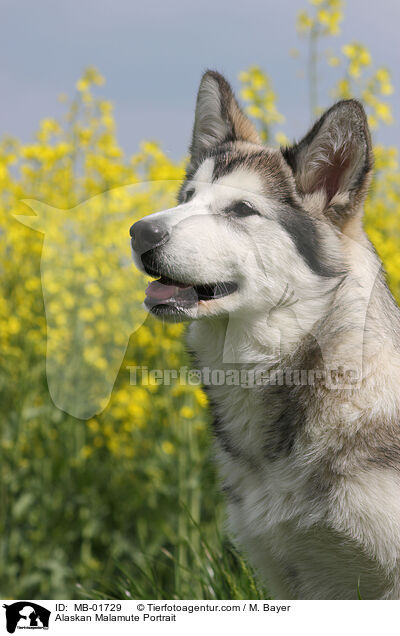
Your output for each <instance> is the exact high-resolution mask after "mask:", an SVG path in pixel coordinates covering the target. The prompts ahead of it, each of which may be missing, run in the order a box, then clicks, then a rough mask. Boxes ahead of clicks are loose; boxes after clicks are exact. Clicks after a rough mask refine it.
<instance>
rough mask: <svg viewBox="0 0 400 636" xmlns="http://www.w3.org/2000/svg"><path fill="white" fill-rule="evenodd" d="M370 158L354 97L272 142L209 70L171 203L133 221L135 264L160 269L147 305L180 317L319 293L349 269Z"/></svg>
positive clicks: (164, 315)
mask: <svg viewBox="0 0 400 636" xmlns="http://www.w3.org/2000/svg"><path fill="white" fill-rule="evenodd" d="M371 167H372V159H371V143H370V135H369V131H368V126H367V121H366V117H365V113H364V110H363V108H362V106H361V105H360V104H359V103H358V102H357V101H354V100H348V101H342V102H339V103H337V104H335V105H334V106H333V107H332V108H330V109H329V110H328V111H327V112H326V113H325V114H324V115H323V116H322V117H321V118H320V119H319V121H317V123H316V124H315V125H314V127H313V128H312V129H311V130H310V132H309V133H308V134H307V135H306V136H305V137H304V139H303V140H302V141H300V142H299V143H297V144H295V145H294V146H292V147H288V148H285V149H273V148H268V147H265V146H263V145H261V142H260V140H259V137H258V134H257V132H256V130H255V128H254V127H253V125H252V123H251V122H250V121H249V120H248V119H247V117H246V116H245V115H244V114H243V112H242V111H241V109H240V108H239V106H238V104H237V102H236V99H235V97H234V95H233V93H232V90H231V88H230V86H229V84H228V83H227V82H226V80H225V79H224V78H223V77H222V76H221V75H219V74H218V73H216V72H213V71H208V72H207V73H205V75H204V76H203V78H202V80H201V84H200V88H199V93H198V97H197V105H196V114H195V122H194V129H193V137H192V143H191V146H190V163H189V167H188V170H187V174H186V179H185V181H184V183H183V185H182V188H181V190H180V194H179V200H178V201H179V204H178V205H177V206H176V207H175V208H173V209H169V210H165V211H163V212H158V213H156V214H152V215H150V216H148V217H146V218H145V219H143V220H141V221H139V222H137V223H135V224H134V225H133V226H132V228H131V236H132V246H133V251H134V259H135V262H136V264H137V266H138V267H139V268H140V269H142V270H144V271H145V272H147V273H148V274H150V275H151V276H154V277H155V278H157V279H158V280H155V281H153V282H152V283H150V284H149V286H148V288H147V290H146V300H145V304H146V306H147V307H148V308H149V309H150V311H151V312H152V313H153V314H155V315H157V316H159V317H162V318H166V319H170V320H184V319H194V318H202V317H207V316H208V317H212V316H216V315H220V314H226V313H229V314H231V313H232V312H241V311H248V309H249V307H251V309H252V310H253V311H256V312H257V311H260V312H265V311H266V310H268V309H271V308H273V307H274V306H276V305H277V304H278V303H279V302H280V299H282V295H283V294H284V292H285V290H287V289H292V290H295V294H296V296H301V295H302V294H305V295H307V294H308V295H310V294H311V295H312V294H315V295H318V294H321V293H323V291H324V290H326V289H327V288H328V287H329V286H331V287H332V285H331V283H332V281H335V280H337V277H338V276H339V275H340V273H343V270H344V269H345V267H346V264H345V259H344V258H343V254H342V247H341V242H342V241H341V234H342V232H344V231H345V228H346V226H349V227H350V225H351V224H353V225H354V223H355V224H357V223H360V221H359V217H360V210H361V208H362V203H363V200H364V197H365V193H366V190H367V187H368V182H369V174H370V172H371Z"/></svg>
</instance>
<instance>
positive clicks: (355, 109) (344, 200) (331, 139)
mask: <svg viewBox="0 0 400 636" xmlns="http://www.w3.org/2000/svg"><path fill="white" fill-rule="evenodd" d="M282 154H283V156H284V158H285V160H286V162H287V163H288V164H289V166H290V167H291V169H292V171H293V175H294V178H295V181H296V185H297V189H298V191H299V193H300V195H302V196H305V195H313V194H316V193H318V195H319V198H320V200H321V207H322V209H323V210H324V209H325V210H329V209H330V212H331V214H330V217H331V218H332V217H333V220H335V221H336V222H338V223H339V224H341V223H343V222H344V221H345V220H346V218H349V217H350V216H353V215H354V214H355V213H356V212H357V211H358V210H359V208H360V204H361V203H363V201H364V198H365V196H366V193H367V189H368V185H369V180H370V174H371V171H372V165H373V160H372V150H371V136H370V133H369V129H368V123H367V118H366V115H365V111H364V109H363V107H362V106H361V104H360V103H359V102H358V101H356V100H354V99H350V100H345V101H342V102H338V103H337V104H335V105H334V106H332V107H331V108H330V109H329V110H327V111H326V113H325V114H324V115H323V116H322V117H321V118H320V119H319V120H318V121H317V122H316V124H315V125H314V126H313V128H312V129H311V130H310V132H309V133H308V134H307V135H306V136H305V137H304V139H302V141H300V142H299V143H298V144H295V145H294V146H292V147H290V148H285V149H282ZM332 207H333V210H332ZM332 213H333V214H332ZM335 216H336V217H337V218H335Z"/></svg>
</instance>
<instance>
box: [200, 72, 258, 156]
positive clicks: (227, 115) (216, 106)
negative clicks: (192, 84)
mask: <svg viewBox="0 0 400 636" xmlns="http://www.w3.org/2000/svg"><path fill="white" fill-rule="evenodd" d="M239 140H241V141H248V142H251V143H254V144H260V143H261V141H260V139H259V136H258V134H257V131H256V129H255V127H254V126H253V124H252V123H251V122H250V120H249V119H248V118H247V117H246V116H245V115H244V113H243V112H242V110H241V109H240V107H239V105H238V103H237V101H236V99H235V96H234V94H233V91H232V89H231V87H230V85H229V84H228V82H227V81H226V79H225V78H224V77H222V75H220V74H219V73H217V72H216V71H207V72H206V73H204V75H203V77H202V78H201V82H200V88H199V92H198V94H197V103H196V113H195V120H194V127H193V136H192V143H191V145H190V164H191V167H192V168H194V167H195V166H197V165H198V163H199V161H200V159H201V157H202V156H204V155H205V154H206V153H207V152H208V151H209V150H210V149H211V148H212V147H213V146H216V145H218V144H221V143H223V142H225V141H239Z"/></svg>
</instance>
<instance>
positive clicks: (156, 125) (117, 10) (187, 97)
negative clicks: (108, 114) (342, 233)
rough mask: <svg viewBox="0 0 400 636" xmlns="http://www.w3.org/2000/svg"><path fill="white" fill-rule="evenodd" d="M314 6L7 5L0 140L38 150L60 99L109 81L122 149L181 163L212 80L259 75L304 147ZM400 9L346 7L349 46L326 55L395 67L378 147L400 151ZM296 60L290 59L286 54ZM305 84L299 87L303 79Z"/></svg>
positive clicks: (7, 1)
mask: <svg viewBox="0 0 400 636" xmlns="http://www.w3.org/2000/svg"><path fill="white" fill-rule="evenodd" d="M307 6H309V4H308V2H307V0H280V1H277V0H263V1H260V0H241V1H240V2H238V1H237V0H235V1H233V0H201V2H190V1H188V0H186V2H183V1H182V0H164V1H163V2H161V0H158V1H156V0H145V1H140V2H137V1H136V0H113V1H112V2H111V1H110V0H107V1H106V0H80V1H77V0H69V1H68V2H55V1H54V0H35V1H33V0H18V1H17V2H16V1H15V0H1V1H0V53H1V55H0V60H1V61H0V86H1V100H0V136H2V135H3V134H10V135H13V136H17V137H18V138H20V139H21V140H22V141H23V142H29V141H31V140H32V139H33V137H34V133H35V131H36V129H37V126H38V123H39V121H40V120H41V119H43V118H45V117H54V116H56V117H57V116H60V115H61V113H62V112H63V107H62V105H61V104H60V102H59V101H58V96H59V95H60V94H61V93H67V94H69V95H71V94H73V93H74V91H75V84H76V81H77V79H78V78H79V77H80V75H81V73H82V71H83V69H84V68H85V67H86V66H88V65H94V66H96V67H97V68H98V70H99V71H100V72H101V73H102V74H103V75H104V77H105V79H106V84H105V86H104V87H102V89H101V94H102V95H103V96H104V98H106V99H109V100H110V101H111V102H112V103H113V104H114V107H115V118H116V122H117V129H118V139H119V142H120V144H121V146H122V147H123V148H124V150H126V152H127V153H128V154H133V153H135V152H137V150H138V148H139V144H140V142H141V141H142V140H148V139H151V140H156V141H158V142H159V143H160V144H161V146H162V148H163V150H164V151H165V152H166V153H167V154H168V155H169V156H170V157H171V158H173V159H178V158H181V157H182V156H183V155H185V153H186V152H187V148H188V144H189V140H190V136H191V129H192V124H193V113H194V104H195V99H196V91H197V88H198V84H199V80H200V77H201V74H202V73H203V72H204V70H206V69H207V68H213V69H216V70H218V71H220V72H222V73H223V74H224V75H225V76H226V78H227V79H228V80H229V81H230V82H231V84H232V86H233V88H234V89H235V90H236V92H238V90H239V82H238V74H239V72H240V71H241V70H244V69H246V68H247V67H248V66H250V65H251V64H258V65H259V66H261V67H262V68H263V69H264V70H265V71H266V72H267V73H268V74H269V75H270V77H271V80H272V83H273V87H274V89H275V91H276V93H277V95H278V108H279V110H280V111H281V112H282V113H283V114H284V115H285V118H286V121H285V123H284V124H283V125H282V126H281V129H282V130H283V131H284V132H285V133H286V134H287V135H288V136H289V138H297V139H298V138H299V137H301V136H302V135H303V134H304V133H305V132H306V130H307V128H308V126H309V125H310V123H311V117H310V113H309V105H308V95H307V84H306V82H305V80H304V71H305V53H306V48H305V42H304V41H303V40H301V39H300V38H299V37H298V35H297V33H296V29H295V21H296V14H297V12H298V11H299V10H301V9H304V8H306V7H307ZM399 25H400V2H399V1H398V0H381V1H380V2H377V1H375V2H370V1H368V2H367V0H348V1H347V3H346V7H345V19H344V22H343V23H342V25H341V35H340V36H339V37H331V38H327V39H325V41H324V43H323V45H322V47H321V50H322V51H324V50H325V49H327V48H331V49H332V51H333V52H338V51H340V47H341V46H342V45H343V44H344V43H348V42H350V41H354V40H356V41H359V42H362V43H363V44H365V45H366V46H367V47H368V49H369V50H370V52H371V55H372V58H373V61H374V65H376V66H382V65H383V66H388V67H389V69H390V70H391V72H392V77H393V83H394V87H395V93H394V95H393V96H392V97H391V98H390V102H391V105H392V109H393V115H394V118H395V124H394V125H392V126H381V129H380V130H379V131H378V133H377V136H376V140H377V141H379V142H382V143H385V144H390V145H396V146H397V147H400V108H399V106H400V98H399V95H400V64H399V61H400V55H399V53H400V39H399ZM293 48H297V49H298V50H299V51H300V57H298V58H293V57H292V56H291V54H290V49H293ZM302 75H303V77H302ZM337 77H338V71H337V69H333V68H331V67H328V65H327V64H326V63H325V62H322V63H321V64H320V71H319V84H320V86H319V89H320V90H319V103H320V105H321V106H328V105H329V104H330V103H332V100H333V98H332V97H331V96H330V95H329V89H330V87H332V86H333V85H334V83H335V80H336V78H337Z"/></svg>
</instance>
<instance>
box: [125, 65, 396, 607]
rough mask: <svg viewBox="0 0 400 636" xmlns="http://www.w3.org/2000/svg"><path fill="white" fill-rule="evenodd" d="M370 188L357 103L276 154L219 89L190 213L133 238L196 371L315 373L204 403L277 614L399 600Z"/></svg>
mask: <svg viewBox="0 0 400 636" xmlns="http://www.w3.org/2000/svg"><path fill="white" fill-rule="evenodd" d="M371 172H372V150H371V140H370V134H369V131H368V125H367V120H366V116H365V113H364V110H363V108H362V106H361V105H360V104H359V102H357V101H355V100H348V101H342V102H339V103H337V104H335V105H334V106H332V108H330V109H329V110H328V111H327V112H326V113H325V114H324V115H323V116H322V117H321V118H320V119H319V121H317V123H316V124H315V125H314V127H313V128H312V129H311V130H310V131H309V133H308V134H307V135H306V136H305V137H304V139H303V140H302V141H300V142H299V143H296V144H295V145H293V146H292V147H288V148H284V149H273V148H269V147H265V146H263V145H262V144H261V142H260V140H259V138H258V135H257V132H256V130H255V128H254V127H253V125H252V124H251V122H250V121H249V120H248V119H247V117H246V116H245V115H244V114H243V112H242V111H241V110H240V108H239V106H238V104H237V102H236V100H235V97H234V95H233V93H232V90H231V88H230V86H229V84H228V83H227V82H226V80H225V79H224V78H223V77H222V76H221V75H219V74H218V73H216V72H213V71H208V72H206V73H205V74H204V76H203V78H202V80H201V84H200V89H199V93H198V98H197V105H196V113H195V123H194V130H193V138H192V143H191V146H190V163H189V167H188V171H187V176H186V179H185V181H184V183H183V185H182V188H181V191H180V194H179V204H178V205H177V206H176V207H175V208H173V209H170V210H166V211H163V212H160V213H157V214H154V215H151V216H148V217H146V218H145V219H144V220H142V221H139V222H138V223H137V224H135V225H134V226H133V228H132V236H133V239H132V242H133V249H134V258H135V262H136V264H137V265H138V267H140V268H141V269H142V270H144V271H146V272H147V273H150V274H152V275H154V276H161V279H160V281H159V282H154V283H152V284H151V285H150V286H149V289H148V292H147V299H146V304H147V306H148V307H149V309H150V311H151V312H152V313H153V314H155V315H157V316H159V317H161V318H162V319H165V320H189V321H191V324H190V326H189V329H188V344H189V347H190V349H191V350H192V351H193V352H194V355H195V358H196V361H197V364H198V365H199V366H200V367H208V368H210V369H218V370H221V369H222V370H224V369H232V368H235V369H246V370H251V371H257V372H260V373H263V372H264V371H271V370H277V369H291V370H303V371H304V370H305V371H308V370H313V371H314V372H315V371H317V373H316V374H315V377H316V380H315V381H313V382H305V383H302V382H298V381H297V382H295V381H293V382H284V383H282V384H279V383H275V384H274V383H273V382H272V381H265V382H263V383H262V384H258V385H256V386H253V387H250V388H246V387H242V386H229V385H228V384H223V385H221V386H213V385H211V386H208V387H207V391H208V395H209V399H210V404H211V408H212V411H213V415H214V418H215V423H214V437H215V454H216V459H217V462H218V465H219V472H220V475H221V480H222V482H223V488H224V491H225V493H226V496H227V507H228V519H229V529H230V532H231V533H232V536H233V537H234V539H235V541H236V542H237V544H238V546H240V548H241V549H242V550H243V552H244V554H246V556H247V557H248V559H249V561H250V563H251V564H252V565H253V566H254V568H255V569H256V571H257V572H258V574H259V576H260V578H261V579H262V580H263V581H264V582H265V584H266V586H267V588H268V590H269V591H270V593H271V595H272V596H273V597H274V598H276V599H356V598H357V595H358V591H357V588H358V585H359V590H360V593H361V596H362V598H364V599H399V598H400V389H399V385H400V351H399V343H400V322H399V309H398V307H397V305H396V303H395V301H394V300H393V297H392V296H391V294H390V291H389V289H388V287H387V285H386V282H385V276H384V273H383V271H382V265H381V262H380V261H379V258H378V256H377V255H376V253H375V251H374V248H373V247H372V245H371V244H370V242H369V240H368V238H367V237H366V234H365V232H364V230H363V225H362V217H363V205H364V199H365V196H366V193H367V190H368V185H369V182H370V178H371ZM330 370H339V371H338V373H337V374H336V380H338V381H336V383H335V382H333V383H332V382H331V381H328V379H327V378H328V376H329V377H331V376H330V375H329V373H330ZM343 370H351V372H352V376H351V377H352V380H351V381H347V380H346V381H345V380H344V378H343V375H344V371H343Z"/></svg>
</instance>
